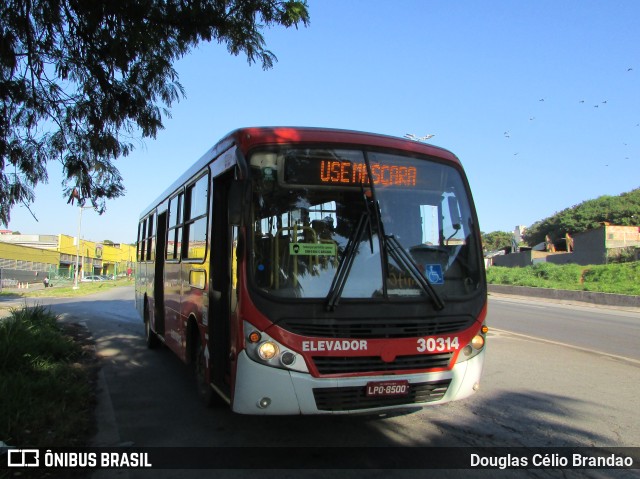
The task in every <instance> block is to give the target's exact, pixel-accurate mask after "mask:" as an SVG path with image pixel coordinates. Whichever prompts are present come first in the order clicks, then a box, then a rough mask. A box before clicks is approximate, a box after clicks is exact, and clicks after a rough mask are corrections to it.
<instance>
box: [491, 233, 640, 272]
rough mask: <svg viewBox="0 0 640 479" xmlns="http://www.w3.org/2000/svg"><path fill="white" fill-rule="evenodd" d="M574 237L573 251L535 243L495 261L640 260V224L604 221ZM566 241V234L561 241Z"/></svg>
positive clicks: (585, 262)
mask: <svg viewBox="0 0 640 479" xmlns="http://www.w3.org/2000/svg"><path fill="white" fill-rule="evenodd" d="M572 240H573V246H572V248H573V250H572V251H566V250H571V249H572V248H564V249H565V251H556V252H549V251H542V249H543V248H540V247H534V248H532V249H531V250H525V251H521V252H519V253H513V254H507V255H504V256H498V257H495V258H493V260H492V264H493V265H495V266H508V267H514V266H528V265H530V264H534V263H540V262H547V263H555V264H567V263H575V264H581V265H589V264H606V263H608V262H611V261H618V260H620V259H627V260H634V259H635V260H638V255H639V251H640V227H638V226H616V225H609V224H603V225H602V226H600V227H598V228H594V229H591V230H588V231H584V232H582V233H576V234H575V235H572ZM564 241H565V239H564V238H563V239H562V241H560V242H561V243H564ZM562 246H564V245H562Z"/></svg>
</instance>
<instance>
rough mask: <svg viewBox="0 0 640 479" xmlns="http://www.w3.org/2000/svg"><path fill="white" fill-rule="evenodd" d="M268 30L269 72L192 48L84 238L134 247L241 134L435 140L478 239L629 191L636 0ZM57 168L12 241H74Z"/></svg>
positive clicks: (352, 14) (335, 4)
mask: <svg viewBox="0 0 640 479" xmlns="http://www.w3.org/2000/svg"><path fill="white" fill-rule="evenodd" d="M308 3H309V10H310V14H311V24H310V26H309V27H308V28H301V29H299V30H295V29H289V30H287V29H284V28H272V29H269V30H267V31H266V32H265V38H266V41H267V47H268V48H269V49H270V50H271V51H273V52H274V53H275V54H276V56H277V57H278V62H277V63H276V64H275V66H274V68H273V69H271V70H268V71H263V70H262V69H261V67H260V65H252V66H249V65H248V64H247V61H246V59H245V58H244V57H241V56H240V57H233V56H231V55H229V54H228V52H227V50H226V47H225V46H224V45H219V44H216V43H212V44H203V45H201V46H200V47H199V48H198V49H197V50H195V51H193V52H192V53H191V54H190V55H188V56H187V57H185V58H183V59H182V60H180V61H179V62H178V63H177V64H176V70H177V71H178V74H179V75H180V81H181V83H182V85H183V86H184V87H185V89H186V95H187V97H186V98H185V99H183V100H182V101H180V103H178V104H176V105H174V108H173V109H172V112H171V114H172V117H171V118H170V119H166V120H165V129H164V130H162V131H161V132H160V133H159V134H158V136H157V138H156V139H155V140H151V139H147V140H144V141H143V142H138V143H137V144H138V147H137V149H136V150H135V151H134V152H133V153H132V154H131V155H129V156H128V157H126V158H120V159H118V160H117V162H116V166H117V167H118V168H119V170H120V172H121V173H122V176H123V177H124V184H125V188H126V190H127V192H126V195H125V196H124V197H122V198H119V199H117V200H112V201H110V202H108V204H107V212H106V213H105V214H103V215H102V216H98V214H97V213H96V212H94V211H92V210H90V209H88V210H84V212H83V215H82V236H83V237H84V238H86V239H88V240H94V241H102V240H105V239H109V240H112V241H115V242H127V243H128V242H133V241H135V236H136V228H137V221H138V216H139V213H140V211H141V210H142V208H144V207H146V206H147V205H148V204H149V203H150V202H151V201H152V200H153V199H155V197H156V196H157V195H158V194H160V193H161V192H162V191H164V190H165V188H166V187H168V186H169V185H170V184H171V183H172V182H173V180H175V179H176V178H177V176H179V175H180V174H181V173H182V172H183V171H184V170H186V169H187V168H188V167H189V166H190V165H191V164H192V163H194V162H195V161H196V160H197V159H198V158H199V157H200V156H201V155H202V154H203V153H204V152H206V151H207V150H208V149H209V148H210V147H211V146H212V145H213V144H214V143H215V142H216V141H218V140H219V139H220V138H221V137H222V136H224V135H225V134H226V133H228V132H229V131H231V130H233V129H235V128H237V127H241V126H263V125H286V126H290V125H300V126H320V127H336V128H346V129H354V130H363V131H371V132H375V133H383V134H388V135H394V136H403V135H404V134H405V133H413V134H415V135H417V136H423V135H426V134H433V135H434V137H433V138H431V139H430V140H429V142H430V143H433V144H435V145H438V146H441V147H444V148H447V149H449V150H451V151H453V152H454V153H455V154H456V155H458V157H459V158H460V159H461V161H462V163H463V165H464V166H465V168H466V171H467V175H468V177H469V181H470V183H471V188H472V191H473V195H474V200H475V203H476V207H477V209H478V215H479V220H480V227H481V230H482V231H484V232H491V231H496V230H499V231H511V230H512V229H513V228H514V227H515V226H516V225H525V226H529V225H531V224H532V223H533V222H535V221H537V220H540V219H543V218H546V217H548V216H550V215H552V214H553V213H555V212H556V211H560V210H562V209H564V208H567V207H571V206H573V205H575V204H578V203H580V202H582V201H584V200H587V199H592V198H596V197H598V196H601V195H618V194H620V193H623V192H626V191H630V190H632V189H634V188H638V187H640V29H639V28H638V22H639V21H640V2H638V1H636V0H624V1H618V0H607V1H591V0H568V1H563V2H558V1H553V0H541V1H533V0H531V1H511V0H504V1H503V0H491V1H484V2H480V1H477V0H460V1H455V0H450V1H444V0H438V1H436V0H416V1H410V0H398V1H393V2H392V1H389V0H309V1H308ZM60 178H61V175H60V171H59V165H57V164H54V163H52V164H50V167H49V184H48V185H41V186H39V187H38V188H37V189H36V202H35V204H34V205H32V207H31V209H32V211H33V213H34V214H35V215H36V217H37V218H38V220H39V221H37V222H36V221H35V220H34V219H33V217H32V215H31V214H30V213H29V212H28V211H27V210H26V209H25V208H24V207H16V208H15V209H14V210H13V211H12V214H11V221H10V223H9V229H12V230H14V231H20V232H21V233H25V234H28V233H31V234H58V233H63V234H68V235H71V236H75V235H77V234H78V208H77V207H72V206H70V205H67V203H66V199H64V198H62V190H61V188H60Z"/></svg>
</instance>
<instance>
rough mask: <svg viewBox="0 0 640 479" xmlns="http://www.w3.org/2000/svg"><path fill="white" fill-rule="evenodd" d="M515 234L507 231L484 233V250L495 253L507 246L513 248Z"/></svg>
mask: <svg viewBox="0 0 640 479" xmlns="http://www.w3.org/2000/svg"><path fill="white" fill-rule="evenodd" d="M512 237H513V233H508V232H506V231H492V232H491V233H486V234H485V233H482V248H483V249H484V250H486V251H495V250H499V249H502V248H506V247H507V246H511V238H512Z"/></svg>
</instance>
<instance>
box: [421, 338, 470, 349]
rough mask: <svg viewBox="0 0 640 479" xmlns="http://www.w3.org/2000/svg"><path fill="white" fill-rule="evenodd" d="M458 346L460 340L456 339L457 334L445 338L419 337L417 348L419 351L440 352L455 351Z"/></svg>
mask: <svg viewBox="0 0 640 479" xmlns="http://www.w3.org/2000/svg"><path fill="white" fill-rule="evenodd" d="M459 347H460V341H459V340H458V336H454V337H446V338H419V339H418V348H417V349H418V352H419V353H425V352H428V353H433V352H439V353H441V352H445V351H456V350H457V349H458V348H459Z"/></svg>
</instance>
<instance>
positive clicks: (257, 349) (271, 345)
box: [244, 321, 309, 373]
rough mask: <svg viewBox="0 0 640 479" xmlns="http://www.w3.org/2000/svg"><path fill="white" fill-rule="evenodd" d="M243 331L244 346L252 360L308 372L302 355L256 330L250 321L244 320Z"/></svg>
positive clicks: (275, 366)
mask: <svg viewBox="0 0 640 479" xmlns="http://www.w3.org/2000/svg"><path fill="white" fill-rule="evenodd" d="M244 333H245V342H244V348H245V351H246V353H247V356H249V357H250V358H251V359H252V360H253V361H255V362H257V363H260V364H264V365H265V366H270V367H272V368H279V369H286V370H290V371H298V372H302V373H308V372H309V368H307V363H306V361H305V360H304V358H303V357H302V355H300V354H298V353H297V352H295V351H292V350H290V349H289V348H287V347H286V346H283V345H282V344H280V343H279V342H278V341H276V340H275V339H273V338H271V337H269V335H268V334H266V333H265V332H262V331H258V330H257V329H256V327H255V326H253V325H252V324H251V323H247V322H246V321H245V322H244Z"/></svg>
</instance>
